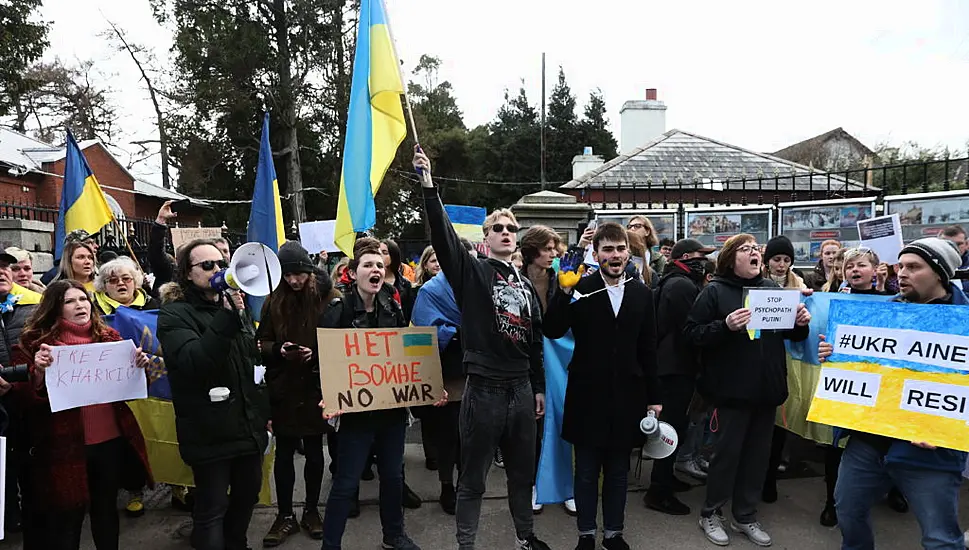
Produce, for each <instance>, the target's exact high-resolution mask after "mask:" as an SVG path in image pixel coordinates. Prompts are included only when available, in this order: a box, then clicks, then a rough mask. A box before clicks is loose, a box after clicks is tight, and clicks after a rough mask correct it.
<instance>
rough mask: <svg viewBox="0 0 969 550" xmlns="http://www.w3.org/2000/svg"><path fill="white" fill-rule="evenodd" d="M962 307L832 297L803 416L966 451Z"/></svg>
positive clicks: (967, 387) (968, 389)
mask: <svg viewBox="0 0 969 550" xmlns="http://www.w3.org/2000/svg"><path fill="white" fill-rule="evenodd" d="M966 334H969V308H966V307H961V306H951V305H922V304H904V303H897V302H883V303H871V302H856V301H845V300H834V301H832V302H831V306H830V312H829V325H828V329H827V335H828V339H827V341H828V342H830V343H831V344H832V345H833V346H834V354H833V355H832V356H831V357H830V358H829V360H828V361H826V362H825V363H823V364H822V369H821V376H820V379H819V380H818V385H817V388H816V390H815V394H814V399H813V401H812V402H811V409H810V411H809V412H808V420H810V421H812V422H820V423H824V424H830V425H833V426H841V427H843V428H849V429H852V430H858V431H863V432H869V433H874V434H879V435H884V436H888V437H893V438H896V439H901V440H903V441H925V442H927V443H930V444H932V445H936V446H938V447H945V448H949V449H958V450H962V451H969V336H966Z"/></svg>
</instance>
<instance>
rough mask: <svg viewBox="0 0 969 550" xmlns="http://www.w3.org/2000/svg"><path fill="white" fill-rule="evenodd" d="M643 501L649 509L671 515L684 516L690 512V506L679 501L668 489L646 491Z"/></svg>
mask: <svg viewBox="0 0 969 550" xmlns="http://www.w3.org/2000/svg"><path fill="white" fill-rule="evenodd" d="M643 503H644V504H645V505H646V507H647V508H649V509H650V510H656V511H657V512H661V513H663V514H669V515H671V516H686V515H689V514H690V507H689V506H687V505H686V504H683V503H682V502H680V499H678V498H676V495H675V494H673V493H672V492H670V491H646V496H645V497H643Z"/></svg>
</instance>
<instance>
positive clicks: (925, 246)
mask: <svg viewBox="0 0 969 550" xmlns="http://www.w3.org/2000/svg"><path fill="white" fill-rule="evenodd" d="M902 254H915V255H917V256H920V257H921V258H922V259H923V260H925V261H926V263H928V264H929V267H931V268H932V270H933V271H935V272H936V273H937V274H938V275H939V277H940V278H941V279H942V284H943V285H944V286H949V280H950V279H952V276H953V275H955V272H956V270H957V269H959V266H960V265H962V257H961V256H959V250H958V249H957V248H956V245H954V244H952V243H951V242H949V241H947V240H945V239H940V238H938V237H928V238H925V239H919V240H917V241H912V242H911V243H909V244H908V245H907V246H905V248H903V249H902V251H901V252H899V253H898V256H899V258H901V256H902Z"/></svg>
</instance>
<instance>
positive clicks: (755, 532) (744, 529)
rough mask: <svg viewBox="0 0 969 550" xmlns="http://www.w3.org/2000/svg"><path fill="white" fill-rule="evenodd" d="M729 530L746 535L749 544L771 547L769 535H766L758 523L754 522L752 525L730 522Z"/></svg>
mask: <svg viewBox="0 0 969 550" xmlns="http://www.w3.org/2000/svg"><path fill="white" fill-rule="evenodd" d="M730 529H732V530H734V531H736V532H738V533H743V534H745V535H747V538H748V539H750V542H752V543H754V544H756V545H757V546H770V545H771V540H770V535H768V534H767V531H764V529H763V528H762V527H761V526H760V522H759V521H755V522H753V523H736V522H733V521H731V522H730Z"/></svg>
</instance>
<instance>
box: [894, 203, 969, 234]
mask: <svg viewBox="0 0 969 550" xmlns="http://www.w3.org/2000/svg"><path fill="white" fill-rule="evenodd" d="M885 214H898V217H899V221H900V222H901V224H902V239H903V240H904V241H905V242H906V243H909V242H912V241H914V240H916V239H921V238H924V237H935V236H937V235H938V234H939V231H941V230H942V229H943V228H944V227H945V226H947V225H961V226H962V227H964V228H969V191H948V192H941V193H919V194H915V195H893V196H890V197H885Z"/></svg>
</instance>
